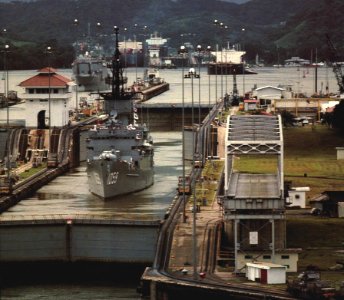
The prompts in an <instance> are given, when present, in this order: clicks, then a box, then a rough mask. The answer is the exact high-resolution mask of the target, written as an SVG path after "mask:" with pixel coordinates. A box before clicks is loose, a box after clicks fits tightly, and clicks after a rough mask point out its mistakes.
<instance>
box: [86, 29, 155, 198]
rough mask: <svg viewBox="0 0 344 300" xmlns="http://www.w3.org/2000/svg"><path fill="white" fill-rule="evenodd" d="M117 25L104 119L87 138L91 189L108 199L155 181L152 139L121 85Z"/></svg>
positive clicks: (88, 171)
mask: <svg viewBox="0 0 344 300" xmlns="http://www.w3.org/2000/svg"><path fill="white" fill-rule="evenodd" d="M118 31H119V30H118V28H117V27H115V34H116V49H115V53H114V56H113V60H112V74H113V76H112V84H111V85H112V90H111V92H103V93H100V95H101V96H102V97H103V98H104V106H105V112H106V113H107V114H108V115H109V119H108V121H107V122H106V123H104V124H101V125H95V126H94V128H92V129H91V130H90V131H89V136H88V139H87V176H88V185H89V189H90V192H91V193H93V194H95V195H97V196H99V197H101V198H103V199H108V198H112V197H115V196H119V195H123V194H128V193H132V192H136V191H139V190H142V189H145V188H147V187H149V186H150V185H152V184H153V183H154V162H153V156H154V148H153V140H152V138H151V136H150V134H149V130H148V128H147V126H146V125H145V124H138V114H137V109H136V107H135V100H134V91H133V90H132V89H130V90H128V89H126V88H125V87H124V84H125V82H126V79H125V78H124V77H123V69H122V66H121V61H120V55H121V53H120V51H119V45H118Z"/></svg>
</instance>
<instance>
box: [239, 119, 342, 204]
mask: <svg viewBox="0 0 344 300" xmlns="http://www.w3.org/2000/svg"><path fill="white" fill-rule="evenodd" d="M283 137H284V174H285V180H291V181H292V185H293V186H294V187H297V186H309V187H310V189H311V191H310V192H309V193H308V197H309V198H311V197H313V196H314V195H317V194H320V193H321V192H323V191H326V190H344V160H337V157H336V149H335V148H336V147H338V146H344V134H343V133H340V132H338V131H336V130H334V129H330V128H328V127H327V126H324V125H316V126H314V127H312V126H305V127H288V128H284V130H283ZM234 169H236V170H238V171H241V172H250V173H274V172H276V170H277V158H276V157H275V156H272V155H270V156H265V155H264V156H262V155H261V156H258V155H254V156H253V155H252V156H240V157H239V158H236V159H235V162H234Z"/></svg>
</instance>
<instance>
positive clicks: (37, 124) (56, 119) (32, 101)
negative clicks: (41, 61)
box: [19, 67, 73, 129]
mask: <svg viewBox="0 0 344 300" xmlns="http://www.w3.org/2000/svg"><path fill="white" fill-rule="evenodd" d="M19 86H21V87H23V88H25V93H24V94H23V98H24V99H25V105H26V108H25V109H26V125H25V126H26V127H34V128H38V129H44V128H47V127H49V125H50V127H63V126H65V125H67V124H68V122H69V108H70V103H71V98H72V86H73V84H72V81H71V80H70V79H69V78H67V77H64V76H62V75H59V74H57V73H56V70H55V69H53V68H51V67H46V68H43V69H41V70H39V71H38V74H37V75H35V76H33V77H31V78H29V79H26V80H24V81H22V82H21V83H20V84H19Z"/></svg>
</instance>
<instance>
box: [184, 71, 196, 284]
mask: <svg viewBox="0 0 344 300" xmlns="http://www.w3.org/2000/svg"><path fill="white" fill-rule="evenodd" d="M196 76H197V74H196V72H195V70H194V69H193V68H191V69H190V70H189V73H188V74H186V75H185V76H184V77H185V78H191V103H192V104H191V120H192V121H191V123H192V144H191V152H192V174H194V175H195V172H194V171H195V126H194V122H195V121H194V92H193V79H194V77H196ZM195 183H196V182H195V181H194V184H193V214H192V215H193V222H192V237H193V238H192V241H193V243H192V245H193V247H192V248H193V250H192V252H193V276H194V279H197V237H196V194H195V186H196V185H195Z"/></svg>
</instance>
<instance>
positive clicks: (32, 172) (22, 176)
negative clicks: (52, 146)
mask: <svg viewBox="0 0 344 300" xmlns="http://www.w3.org/2000/svg"><path fill="white" fill-rule="evenodd" d="M45 168H46V166H45V165H41V166H39V167H37V168H31V169H28V170H27V171H25V172H22V173H20V174H19V178H20V180H24V179H27V178H29V177H30V176H32V175H35V174H37V173H38V172H40V171H42V170H43V169H45Z"/></svg>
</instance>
